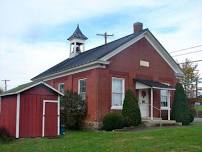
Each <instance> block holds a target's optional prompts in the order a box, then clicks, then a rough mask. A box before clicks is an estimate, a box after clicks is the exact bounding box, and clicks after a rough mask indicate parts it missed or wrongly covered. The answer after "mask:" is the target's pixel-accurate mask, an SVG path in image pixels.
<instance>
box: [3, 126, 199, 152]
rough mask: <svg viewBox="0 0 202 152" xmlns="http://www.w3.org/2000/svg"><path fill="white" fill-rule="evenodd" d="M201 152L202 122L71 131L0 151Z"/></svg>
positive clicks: (25, 140)
mask: <svg viewBox="0 0 202 152" xmlns="http://www.w3.org/2000/svg"><path fill="white" fill-rule="evenodd" d="M35 151H36V152H45V151H47V152H83V151H85V152H166V151H170V152H199V151H202V125H192V126H187V127H176V128H160V129H151V130H145V131H136V132H135V131H133V132H132V131H130V132H101V131H100V132H99V131H95V132H94V131H80V132H67V133H66V135H65V136H63V137H60V138H57V139H41V138H38V139H19V140H16V141H13V142H11V143H9V144H0V152H35Z"/></svg>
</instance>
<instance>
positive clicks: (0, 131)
mask: <svg viewBox="0 0 202 152" xmlns="http://www.w3.org/2000/svg"><path fill="white" fill-rule="evenodd" d="M12 139H13V138H12V137H11V135H10V134H9V132H8V130H7V129H6V128H3V127H2V128H0V143H7V142H9V141H11V140H12Z"/></svg>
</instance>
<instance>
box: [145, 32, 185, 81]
mask: <svg viewBox="0 0 202 152" xmlns="http://www.w3.org/2000/svg"><path fill="white" fill-rule="evenodd" d="M145 38H146V40H147V41H148V42H149V43H150V44H151V45H152V47H154V49H155V50H156V51H157V52H158V54H159V55H160V56H161V57H162V58H163V59H164V60H165V61H166V62H167V63H168V65H169V66H170V67H171V68H172V70H173V71H174V72H175V74H176V76H179V77H182V76H184V73H183V72H182V70H181V69H180V68H179V66H178V65H177V63H176V62H175V61H174V59H173V58H172V57H171V56H170V55H169V54H168V52H167V51H166V50H165V49H164V48H163V47H162V45H161V44H160V43H159V42H158V41H157V40H156V39H155V38H154V36H153V35H152V34H151V33H150V32H147V33H146V34H145Z"/></svg>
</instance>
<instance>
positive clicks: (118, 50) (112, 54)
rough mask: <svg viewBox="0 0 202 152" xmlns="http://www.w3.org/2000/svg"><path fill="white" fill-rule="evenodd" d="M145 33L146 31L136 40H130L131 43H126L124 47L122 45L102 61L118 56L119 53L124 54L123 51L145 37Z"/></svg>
mask: <svg viewBox="0 0 202 152" xmlns="http://www.w3.org/2000/svg"><path fill="white" fill-rule="evenodd" d="M145 33H146V31H145V32H144V33H142V34H141V35H139V36H137V37H135V38H134V39H132V40H130V41H129V42H127V43H125V44H124V45H121V46H120V47H119V48H117V49H115V50H114V51H112V52H110V53H108V54H107V55H105V56H103V57H102V58H101V59H100V60H103V61H107V60H109V59H110V58H111V57H113V56H115V55H117V54H118V53H120V52H122V51H123V50H125V49H126V48H128V47H129V46H131V45H132V44H134V43H136V42H137V41H139V40H140V39H142V38H143V37H144V35H145Z"/></svg>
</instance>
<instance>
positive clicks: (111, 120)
mask: <svg viewBox="0 0 202 152" xmlns="http://www.w3.org/2000/svg"><path fill="white" fill-rule="evenodd" d="M123 127H124V118H123V116H122V114H121V113H118V112H110V113H108V114H106V116H105V117H104V119H103V127H102V128H103V129H104V130H107V131H111V130H114V129H121V128H123Z"/></svg>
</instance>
